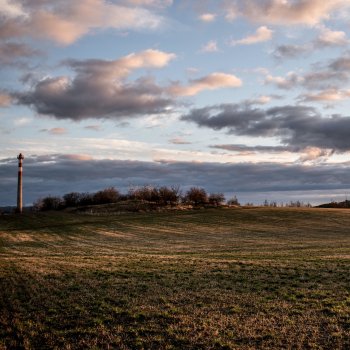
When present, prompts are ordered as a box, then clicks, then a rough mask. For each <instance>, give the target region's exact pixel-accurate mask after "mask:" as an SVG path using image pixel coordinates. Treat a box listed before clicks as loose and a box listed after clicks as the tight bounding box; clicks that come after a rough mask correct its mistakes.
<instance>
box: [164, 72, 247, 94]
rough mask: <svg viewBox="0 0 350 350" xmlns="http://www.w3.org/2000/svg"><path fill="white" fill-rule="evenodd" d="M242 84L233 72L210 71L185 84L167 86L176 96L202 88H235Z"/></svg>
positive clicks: (194, 92)
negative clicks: (210, 72)
mask: <svg viewBox="0 0 350 350" xmlns="http://www.w3.org/2000/svg"><path fill="white" fill-rule="evenodd" d="M241 85H242V80H241V79H239V78H237V77H236V76H235V75H233V74H225V73H217V72H216V73H212V74H209V75H207V76H205V77H202V78H200V79H195V80H191V81H190V84H189V85H187V86H183V85H180V84H178V83H176V84H173V85H172V86H171V87H170V88H169V92H170V93H171V94H172V95H176V96H193V95H196V94H198V93H200V92H202V91H204V90H217V89H222V88H236V87H239V86H241Z"/></svg>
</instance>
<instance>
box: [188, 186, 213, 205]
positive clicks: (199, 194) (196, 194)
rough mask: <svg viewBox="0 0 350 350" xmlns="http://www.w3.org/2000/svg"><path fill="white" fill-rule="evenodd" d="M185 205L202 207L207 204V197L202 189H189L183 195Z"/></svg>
mask: <svg viewBox="0 0 350 350" xmlns="http://www.w3.org/2000/svg"><path fill="white" fill-rule="evenodd" d="M184 202H185V203H190V204H193V205H203V204H206V203H208V195H207V192H206V191H205V189H204V188H201V187H191V188H190V189H189V190H188V191H187V192H186V194H185V197H184Z"/></svg>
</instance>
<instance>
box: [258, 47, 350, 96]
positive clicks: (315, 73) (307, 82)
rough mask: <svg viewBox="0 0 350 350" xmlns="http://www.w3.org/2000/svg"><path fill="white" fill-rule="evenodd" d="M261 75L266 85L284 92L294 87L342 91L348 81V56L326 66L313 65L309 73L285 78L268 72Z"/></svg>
mask: <svg viewBox="0 0 350 350" xmlns="http://www.w3.org/2000/svg"><path fill="white" fill-rule="evenodd" d="M263 74H264V75H265V83H266V84H274V85H276V86H277V87H278V88H280V89H285V90H289V89H292V88H295V87H304V88H307V89H316V90H317V89H318V90H331V89H336V88H337V89H342V88H343V87H344V84H345V83H348V82H349V81H350V55H349V53H345V54H343V55H342V56H341V57H339V58H336V59H332V60H330V61H329V62H327V63H326V64H320V63H317V64H314V65H313V66H312V68H311V70H310V71H308V72H305V73H303V74H297V73H295V72H289V73H287V75H286V76H285V77H281V76H272V75H271V74H269V73H268V72H263Z"/></svg>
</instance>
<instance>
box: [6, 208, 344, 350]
mask: <svg viewBox="0 0 350 350" xmlns="http://www.w3.org/2000/svg"><path fill="white" fill-rule="evenodd" d="M349 227H350V215H349V212H348V211H346V210H327V209H287V208H282V209H280V208H277V209H273V208H251V209H248V208H247V209H244V208H236V209H217V210H215V209H211V210H197V211H185V212H165V213H137V214H120V215H114V216H112V215H106V216H103V215H99V216H90V215H78V214H71V213H64V212H51V213H50V212H48V213H39V214H31V215H29V214H28V215H27V214H26V215H23V216H22V217H19V216H4V217H0V290H1V291H2V292H1V293H0V349H14V348H22V349H23V348H24V349H38V348H59V349H81V348H98V349H101V348H105V349H107V348H115V349H260V348H261V349H263V348H265V349H281V348H295V349H319V348H334V349H336V348H339V349H340V348H349V347H350V340H349V339H350V317H349V315H350V274H349V267H350V229H349Z"/></svg>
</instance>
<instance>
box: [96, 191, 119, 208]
mask: <svg viewBox="0 0 350 350" xmlns="http://www.w3.org/2000/svg"><path fill="white" fill-rule="evenodd" d="M118 199H119V192H118V191H117V190H116V189H115V188H114V187H109V188H106V189H104V190H102V191H98V192H96V193H95V194H94V195H93V204H108V203H116V202H117V201H118Z"/></svg>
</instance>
